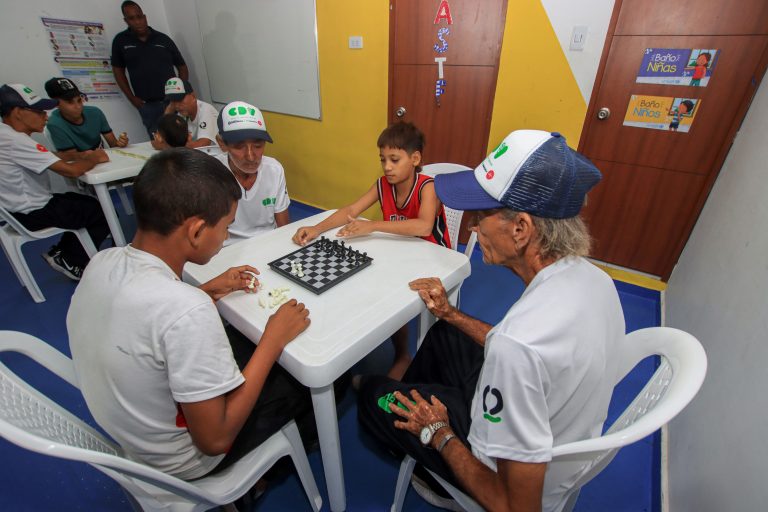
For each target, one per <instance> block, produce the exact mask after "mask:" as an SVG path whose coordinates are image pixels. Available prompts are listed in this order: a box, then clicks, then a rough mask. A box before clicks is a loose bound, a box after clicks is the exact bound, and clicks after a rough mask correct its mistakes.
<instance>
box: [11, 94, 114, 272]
mask: <svg viewBox="0 0 768 512" xmlns="http://www.w3.org/2000/svg"><path fill="white" fill-rule="evenodd" d="M57 104H58V101H57V100H50V99H44V98H40V97H39V96H37V95H36V94H35V93H34V91H32V89H30V88H29V87H27V86H25V85H23V84H7V85H3V86H2V87H0V115H2V121H3V122H2V123H0V206H2V207H3V208H5V209H6V210H8V211H9V212H10V213H11V215H13V216H14V217H16V218H17V219H18V220H19V222H21V224H22V225H24V226H25V227H26V228H27V229H30V230H33V231H37V230H39V229H43V228H48V227H52V226H53V227H58V228H65V229H79V228H83V227H84V228H88V234H89V235H90V236H91V239H92V240H93V243H94V244H95V245H96V247H97V248H98V247H99V245H101V242H103V241H104V239H105V238H106V237H107V235H108V234H109V226H108V225H107V221H106V219H105V218H104V213H103V212H102V210H101V206H99V202H98V201H97V200H96V199H95V198H93V197H89V196H85V195H82V194H75V193H72V192H69V193H66V194H53V193H52V192H51V186H50V183H49V181H48V176H47V175H46V174H45V173H44V171H46V170H47V169H50V170H52V171H53V172H55V173H57V174H60V175H62V176H64V177H66V178H77V177H79V176H82V175H83V174H85V173H86V172H88V171H90V170H91V169H93V167H94V166H95V165H96V164H98V163H101V162H106V161H108V160H109V158H108V157H107V154H106V153H105V152H104V150H103V149H97V150H96V151H90V152H88V153H86V154H83V156H82V158H80V159H78V160H75V161H74V162H65V161H64V160H61V159H59V157H58V156H56V155H54V154H53V153H51V152H49V151H48V149H47V148H46V147H45V146H43V145H42V144H38V143H37V142H35V141H34V140H33V139H32V137H30V135H31V134H32V133H39V132H42V131H43V128H44V127H45V122H46V120H47V119H48V114H47V113H46V111H47V110H51V109H53V108H54V107H55V106H56V105H57ZM43 258H45V261H46V262H48V264H49V265H50V266H51V267H52V268H53V269H54V270H56V271H58V272H61V273H62V274H64V275H65V276H67V277H69V278H70V279H73V280H75V281H79V280H80V276H81V274H82V272H83V269H84V268H85V266H86V264H87V263H88V261H89V258H88V255H87V254H86V252H85V250H84V249H83V247H82V246H81V245H80V242H79V241H78V239H77V237H76V236H75V235H74V234H73V233H69V232H67V233H64V234H63V235H62V237H61V240H60V241H59V243H58V244H57V245H54V246H53V247H51V249H50V250H49V251H48V252H47V253H46V254H44V255H43Z"/></svg>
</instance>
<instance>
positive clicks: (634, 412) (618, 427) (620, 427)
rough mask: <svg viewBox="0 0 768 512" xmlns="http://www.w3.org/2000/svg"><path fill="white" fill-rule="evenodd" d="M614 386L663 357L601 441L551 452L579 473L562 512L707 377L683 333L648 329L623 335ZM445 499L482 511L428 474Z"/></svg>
mask: <svg viewBox="0 0 768 512" xmlns="http://www.w3.org/2000/svg"><path fill="white" fill-rule="evenodd" d="M622 348H623V354H622V361H621V363H620V366H619V374H618V377H617V380H616V384H618V383H619V381H621V379H623V378H624V377H625V376H626V375H627V374H628V373H629V371H630V370H632V368H634V367H635V366H636V365H637V363H639V362H640V361H642V360H643V359H645V358H646V357H648V356H652V355H660V356H662V362H661V365H660V366H659V367H658V368H657V369H656V371H655V372H654V374H653V375H652V376H651V378H650V380H649V381H648V383H647V384H646V385H645V387H643V389H642V390H641V391H640V393H638V395H637V397H636V398H635V399H634V400H633V401H632V403H631V404H629V406H628V407H627V408H626V409H625V410H624V412H623V413H622V414H621V416H619V418H618V419H617V420H616V421H615V422H614V423H613V425H611V427H610V428H609V429H608V430H607V431H606V432H605V434H603V435H602V436H600V437H597V438H594V439H587V440H584V441H576V442H573V443H567V444H563V445H560V446H555V447H554V448H553V450H552V460H553V461H558V460H559V461H568V462H571V463H573V464H574V465H575V466H579V467H581V468H582V469H581V470H580V471H579V474H578V476H577V478H576V481H575V485H574V486H573V488H572V489H571V490H570V492H569V494H568V497H567V501H566V504H565V506H564V507H563V512H570V511H571V510H573V507H574V506H575V505H576V499H577V498H578V496H579V490H580V489H581V487H583V486H584V485H585V484H586V483H587V482H589V481H590V480H592V479H593V478H594V477H595V476H597V474H598V473H600V471H602V470H603V468H605V467H606V466H607V465H608V463H610V462H611V460H613V457H614V456H615V455H616V453H617V452H618V451H619V448H621V447H623V446H626V445H628V444H631V443H634V442H635V441H639V440H640V439H643V438H645V437H647V436H649V435H650V434H652V433H654V432H655V431H656V430H658V429H660V428H661V427H662V426H663V425H665V424H667V423H668V422H669V421H671V420H672V418H674V417H675V416H677V414H678V413H679V412H680V411H682V410H683V408H685V406H686V405H688V403H689V402H690V401H691V400H692V399H693V397H694V396H696V393H698V391H699V388H701V384H702V382H704V376H705V374H706V373H707V356H706V354H705V353H704V348H702V346H701V343H699V341H698V340H697V339H696V338H694V337H693V336H691V335H690V334H688V333H687V332H684V331H681V330H678V329H673V328H670V327H650V328H647V329H640V330H638V331H634V332H632V333H629V334H627V337H626V341H625V344H624V347H622ZM415 464H416V461H415V460H414V459H413V458H411V457H410V456H406V457H405V458H404V459H403V462H402V463H401V464H400V474H399V475H398V477H397V487H396V489H395V501H394V503H393V504H392V509H391V511H392V512H399V511H400V510H401V509H402V506H403V501H404V500H405V494H406V492H407V491H408V483H409V482H410V479H411V474H412V473H413V468H414V465H415ZM430 473H431V474H432V476H434V477H435V479H436V480H437V481H438V482H439V483H440V484H441V485H442V486H443V487H445V489H446V490H447V491H448V493H449V494H450V495H451V496H452V497H453V498H454V499H455V500H456V501H457V502H458V504H459V505H461V506H462V507H464V509H465V510H467V511H469V512H475V511H477V512H481V511H482V510H483V508H482V507H481V506H480V505H479V504H478V503H477V502H476V501H475V500H473V499H472V498H470V497H469V496H467V495H466V494H464V493H463V492H462V491H460V490H458V489H456V488H455V487H453V486H452V485H450V484H449V483H448V482H446V481H445V480H444V479H442V478H441V477H439V476H438V475H436V474H435V473H433V472H432V471H430Z"/></svg>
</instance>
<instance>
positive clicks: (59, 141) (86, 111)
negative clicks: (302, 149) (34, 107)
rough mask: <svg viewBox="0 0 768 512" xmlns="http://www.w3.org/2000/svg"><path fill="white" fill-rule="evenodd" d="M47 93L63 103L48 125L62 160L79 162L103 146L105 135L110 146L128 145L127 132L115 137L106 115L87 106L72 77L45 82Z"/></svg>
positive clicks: (57, 152)
mask: <svg viewBox="0 0 768 512" xmlns="http://www.w3.org/2000/svg"><path fill="white" fill-rule="evenodd" d="M45 92H47V93H48V96H49V97H50V98H52V99H55V100H59V108H58V109H57V110H54V111H53V112H52V113H51V115H50V117H49V119H48V123H47V125H46V128H47V129H48V134H49V136H50V138H51V143H52V144H53V146H54V147H55V148H56V156H58V157H59V158H61V159H62V160H78V159H81V157H82V156H83V155H81V154H80V153H87V152H89V151H94V150H97V149H100V148H102V147H103V142H102V139H101V138H102V136H103V137H104V139H105V140H106V141H107V144H109V147H112V148H113V147H120V148H124V147H125V146H127V145H128V136H127V135H126V134H125V133H122V134H120V136H119V137H115V134H114V133H113V132H112V128H111V127H110V126H109V123H108V122H107V118H106V117H105V116H104V113H103V112H102V111H101V110H100V109H99V108H98V107H92V106H89V105H84V101H85V98H84V95H83V94H82V93H81V92H80V90H79V89H78V88H77V85H76V84H75V83H74V82H73V81H72V80H70V79H69V78H58V77H54V78H51V79H50V80H48V81H47V82H46V83H45Z"/></svg>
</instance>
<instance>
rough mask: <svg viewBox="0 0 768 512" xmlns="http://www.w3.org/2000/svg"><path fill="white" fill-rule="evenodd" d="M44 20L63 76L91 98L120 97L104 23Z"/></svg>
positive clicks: (54, 58)
mask: <svg viewBox="0 0 768 512" xmlns="http://www.w3.org/2000/svg"><path fill="white" fill-rule="evenodd" d="M41 20H42V22H43V27H44V28H45V31H46V38H47V39H48V42H49V43H50V45H51V51H52V53H53V60H55V61H56V63H57V64H58V65H59V69H61V74H62V76H64V77H66V78H69V79H70V80H72V81H73V82H75V83H76V84H77V87H78V89H80V91H81V92H82V93H84V94H85V95H86V96H87V97H88V98H89V99H102V98H118V97H119V96H120V89H119V88H118V86H117V82H116V81H115V77H114V75H113V74H112V66H111V64H110V51H111V48H110V44H109V42H108V41H107V40H106V37H105V35H104V25H103V24H102V23H95V22H91V21H73V20H59V19H53V18H41Z"/></svg>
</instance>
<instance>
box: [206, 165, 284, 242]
mask: <svg viewBox="0 0 768 512" xmlns="http://www.w3.org/2000/svg"><path fill="white" fill-rule="evenodd" d="M216 158H218V159H219V160H220V161H221V162H222V163H223V164H224V165H226V166H227V169H230V168H229V157H228V155H227V154H226V153H224V154H222V155H219V156H217V157H216ZM231 170H232V169H230V171H231ZM238 183H239V182H238ZM240 190H241V192H242V196H241V197H240V200H239V201H238V202H237V213H235V221H234V222H233V223H232V224H230V226H229V239H228V240H227V241H226V242H224V245H231V244H233V243H236V242H239V241H241V240H245V239H247V238H252V237H254V236H256V235H258V234H259V233H263V232H265V231H269V230H272V229H275V228H276V227H277V223H276V222H275V213H280V212H284V211H285V210H287V209H288V206H289V205H290V204H291V200H290V199H289V198H288V188H287V187H286V185H285V171H283V166H282V165H280V162H278V161H277V160H275V159H274V158H272V157H269V156H264V157H262V159H261V165H259V170H258V173H257V175H256V183H254V184H253V186H252V187H251V189H250V190H245V188H243V186H242V185H241V186H240Z"/></svg>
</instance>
